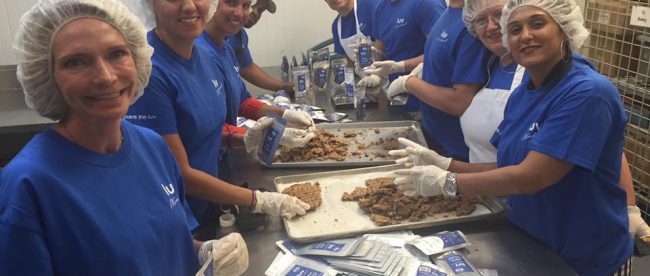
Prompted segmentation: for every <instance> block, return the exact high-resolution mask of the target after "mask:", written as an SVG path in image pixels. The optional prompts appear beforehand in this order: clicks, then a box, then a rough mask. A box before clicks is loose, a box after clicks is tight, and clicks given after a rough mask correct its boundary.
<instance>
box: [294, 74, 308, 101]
mask: <svg viewBox="0 0 650 276" xmlns="http://www.w3.org/2000/svg"><path fill="white" fill-rule="evenodd" d="M299 92H300V93H299ZM306 94H307V81H306V76H305V75H298V91H296V98H298V97H304V96H305V95H306Z"/></svg>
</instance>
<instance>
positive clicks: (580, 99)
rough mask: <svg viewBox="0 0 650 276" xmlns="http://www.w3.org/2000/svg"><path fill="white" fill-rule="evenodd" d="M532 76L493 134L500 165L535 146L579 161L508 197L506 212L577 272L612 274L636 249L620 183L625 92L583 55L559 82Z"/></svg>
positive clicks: (517, 160) (511, 162) (513, 162)
mask: <svg viewBox="0 0 650 276" xmlns="http://www.w3.org/2000/svg"><path fill="white" fill-rule="evenodd" d="M561 77H562V76H561ZM528 83H529V82H525V83H522V84H521V85H520V86H519V87H518V88H517V89H516V90H515V91H514V92H513V93H512V95H511V96H510V99H509V100H508V103H507V105H506V109H505V114H504V119H503V121H502V122H501V124H500V125H499V128H498V129H497V131H496V132H495V134H494V136H493V137H492V140H491V142H492V144H493V145H494V146H495V147H497V165H498V166H499V167H505V166H509V165H516V164H520V163H521V162H522V161H523V160H524V158H525V157H526V156H527V155H528V153H529V152H530V151H531V150H532V151H537V152H540V153H543V154H545V155H548V156H552V157H555V158H558V159H561V160H563V161H566V162H569V163H572V164H574V165H575V167H574V168H573V169H572V170H571V171H570V172H569V173H568V174H567V175H566V176H564V178H562V179H561V180H560V181H559V182H557V183H555V184H553V185H552V186H550V187H547V188H545V189H543V190H541V191H539V192H537V193H535V194H533V195H515V196H510V197H509V198H508V203H509V204H510V207H511V210H510V213H509V219H510V221H511V222H512V223H513V224H515V225H516V226H518V227H520V228H522V229H524V230H525V231H526V232H528V233H529V234H530V235H531V236H533V237H535V238H537V239H539V240H541V241H542V242H544V243H545V244H546V245H548V246H549V247H550V248H551V249H553V250H554V251H555V252H556V253H557V254H559V255H560V256H561V257H562V258H563V259H564V260H565V261H566V262H567V263H568V264H569V265H570V266H571V267H573V269H574V270H575V271H576V272H578V273H579V274H581V275H610V274H612V273H613V272H614V271H615V270H616V269H618V268H619V267H621V266H622V265H623V263H624V262H625V261H626V260H627V259H628V258H630V255H631V254H632V250H633V242H632V239H631V237H630V234H629V233H628V216H627V209H626V193H625V191H624V190H623V189H622V188H621V186H620V185H619V177H620V171H621V154H622V149H623V140H624V130H625V124H626V121H627V117H626V115H625V112H624V110H623V105H622V103H621V98H620V96H619V95H618V92H617V90H616V88H615V87H614V86H613V85H612V83H611V82H610V81H609V80H607V78H605V77H604V76H602V75H600V74H598V73H597V72H596V71H594V69H593V66H591V65H590V64H587V62H586V61H585V60H584V59H583V58H582V57H579V56H576V57H575V58H574V61H573V62H572V64H571V67H570V68H569V69H568V71H567V72H566V75H565V76H563V78H561V79H559V81H558V82H556V84H555V85H553V82H550V83H545V84H543V85H542V86H541V87H539V88H536V89H532V90H531V89H529V88H528ZM524 184H525V183H524ZM522 185H523V184H522Z"/></svg>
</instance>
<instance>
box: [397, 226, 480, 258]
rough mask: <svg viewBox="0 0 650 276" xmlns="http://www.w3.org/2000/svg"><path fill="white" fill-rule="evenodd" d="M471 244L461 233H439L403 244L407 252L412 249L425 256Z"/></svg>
mask: <svg viewBox="0 0 650 276" xmlns="http://www.w3.org/2000/svg"><path fill="white" fill-rule="evenodd" d="M470 245H471V243H470V242H469V241H468V240H467V238H466V237H465V234H463V232H461V231H453V232H448V231H445V232H440V233H437V234H435V235H432V236H426V237H421V238H417V239H414V240H411V241H407V242H406V243H405V245H404V246H405V247H406V248H407V249H408V250H412V249H413V248H415V249H417V250H419V251H420V252H422V253H424V254H425V255H429V256H430V255H434V254H438V253H442V252H447V251H451V250H456V249H460V248H463V247H467V246H470Z"/></svg>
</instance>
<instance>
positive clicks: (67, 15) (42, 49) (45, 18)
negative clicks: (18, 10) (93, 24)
mask: <svg viewBox="0 0 650 276" xmlns="http://www.w3.org/2000/svg"><path fill="white" fill-rule="evenodd" d="M78 18H97V19H99V20H102V21H105V22H106V23H108V24H110V25H112V26H113V27H115V28H116V29H117V30H118V31H119V32H120V33H121V34H122V36H123V37H124V40H125V41H126V43H127V44H128V46H129V48H130V50H131V52H132V53H133V59H134V62H135V67H136V70H137V81H136V84H135V90H136V91H137V93H136V95H135V97H134V98H133V100H132V101H133V102H134V101H135V100H137V99H138V98H139V97H140V96H142V93H143V90H144V87H145V86H146V85H147V83H148V82H149V74H150V73H151V55H152V54H153V48H151V47H150V46H149V44H148V43H147V38H146V31H145V29H144V26H143V25H142V23H141V22H140V21H139V20H138V19H137V18H136V17H135V16H134V15H133V14H131V12H129V10H128V9H127V8H126V7H125V6H124V5H122V4H121V3H120V2H119V1H116V0H40V1H39V2H38V3H37V4H36V5H34V6H33V7H32V8H31V9H30V10H29V11H27V12H26V13H25V14H23V16H22V17H21V18H20V25H19V26H18V32H17V33H16V39H15V41H14V48H15V49H16V50H17V58H18V68H17V73H16V74H17V76H18V81H20V84H21V85H22V87H23V91H24V93H25V102H26V103H27V106H29V107H31V108H33V109H35V110H36V111H37V112H38V113H39V114H41V115H42V116H44V117H47V118H50V119H53V120H60V119H61V118H62V117H63V116H64V115H65V114H66V112H67V111H68V105H67V104H66V102H65V100H64V99H63V96H62V95H61V93H60V91H59V89H58V87H57V85H56V83H55V81H54V75H53V70H52V69H53V66H52V65H53V64H52V42H53V41H54V36H55V35H56V33H58V31H59V30H60V29H61V27H62V26H64V25H65V24H66V23H68V22H70V21H72V20H74V19H78Z"/></svg>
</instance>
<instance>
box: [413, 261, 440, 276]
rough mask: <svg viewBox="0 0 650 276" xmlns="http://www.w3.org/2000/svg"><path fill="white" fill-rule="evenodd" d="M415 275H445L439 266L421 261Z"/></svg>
mask: <svg viewBox="0 0 650 276" xmlns="http://www.w3.org/2000/svg"><path fill="white" fill-rule="evenodd" d="M415 275H416V276H447V273H444V272H443V271H442V270H441V269H440V268H438V267H437V266H435V265H433V264H427V263H421V264H420V265H419V266H418V268H417V271H416V274H415Z"/></svg>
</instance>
